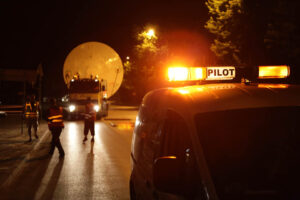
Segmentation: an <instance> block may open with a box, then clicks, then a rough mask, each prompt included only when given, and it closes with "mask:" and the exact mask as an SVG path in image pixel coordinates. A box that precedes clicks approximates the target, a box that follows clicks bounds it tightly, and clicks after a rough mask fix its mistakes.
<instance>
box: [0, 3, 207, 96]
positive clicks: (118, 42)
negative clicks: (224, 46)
mask: <svg viewBox="0 0 300 200" xmlns="http://www.w3.org/2000/svg"><path fill="white" fill-rule="evenodd" d="M0 16H1V17H0V20H1V22H0V23H1V59H0V68H23V69H34V68H36V67H37V66H38V64H39V63H42V64H43V68H44V71H45V75H46V76H47V78H45V81H44V82H45V87H46V89H45V90H47V91H48V93H49V95H54V93H55V88H56V87H57V83H59V84H60V85H61V84H63V79H62V67H63V62H64V60H65V58H66V56H67V55H68V53H69V52H70V51H71V50H72V49H73V48H74V47H76V46H77V45H79V44H81V43H83V42H87V41H98V42H103V43H106V44H108V45H109V46H111V47H112V48H113V49H115V50H116V51H117V52H118V53H119V55H120V57H121V58H122V59H124V58H125V57H126V56H127V55H130V52H131V51H132V47H133V45H134V42H135V40H134V38H135V35H136V33H137V30H138V29H141V28H142V27H143V26H147V25H153V26H154V27H156V28H157V29H158V31H161V32H165V33H166V32H170V33H172V32H176V31H188V32H193V33H194V34H199V35H201V36H202V37H204V38H208V37H209V34H208V33H207V31H206V30H205V29H204V24H205V22H206V21H207V19H208V10H207V8H206V6H205V1H204V0H187V1H183V0H182V1H179V0H173V1H172V0H161V1H153V0H152V1H125V0H123V1H110V0H106V1H100V0H99V1H10V0H2V1H1V3H0ZM49 77H51V79H49ZM55 84H56V85H55ZM59 90H60V92H59V93H61V91H63V89H61V88H60V89H59ZM46 94H47V92H46Z"/></svg>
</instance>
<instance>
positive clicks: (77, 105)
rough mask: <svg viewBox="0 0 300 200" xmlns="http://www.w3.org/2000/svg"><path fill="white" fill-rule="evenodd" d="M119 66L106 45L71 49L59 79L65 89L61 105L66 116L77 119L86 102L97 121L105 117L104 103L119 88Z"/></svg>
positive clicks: (121, 75) (92, 44)
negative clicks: (93, 109) (93, 105)
mask: <svg viewBox="0 0 300 200" xmlns="http://www.w3.org/2000/svg"><path fill="white" fill-rule="evenodd" d="M123 74H124V70H123V65H122V61H121V59H120V57H119V55H118V54H117V53H116V52H115V51H114V50H113V49H112V48H111V47H109V46H108V45H106V44H103V43H100V42H87V43H83V44H81V45H79V46H77V47H75V48H74V49H73V50H72V51H71V52H70V53H69V55H68V56H67V58H66V60H65V63H64V67H63V75H64V81H65V83H66V85H67V87H68V94H67V98H66V99H65V101H67V102H68V108H67V109H66V110H67V112H68V116H69V117H70V118H78V117H79V116H80V114H83V113H84V104H85V103H86V101H87V99H88V98H90V99H91V100H92V101H93V102H94V104H95V105H96V106H95V111H97V116H98V118H101V117H103V116H106V115H107V113H108V104H107V99H108V98H109V97H111V96H112V95H113V94H114V93H116V91H117V90H118V89H119V87H120V86H121V83H122V80H123Z"/></svg>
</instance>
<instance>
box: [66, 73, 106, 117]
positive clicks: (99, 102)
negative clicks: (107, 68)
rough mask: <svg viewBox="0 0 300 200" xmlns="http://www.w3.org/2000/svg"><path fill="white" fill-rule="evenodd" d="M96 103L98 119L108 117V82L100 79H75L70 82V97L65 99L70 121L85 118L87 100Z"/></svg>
mask: <svg viewBox="0 0 300 200" xmlns="http://www.w3.org/2000/svg"><path fill="white" fill-rule="evenodd" d="M88 98H90V99H91V101H92V102H93V103H94V105H95V106H94V110H95V112H96V113H97V114H96V116H97V119H101V118H102V117H105V116H107V114H108V102H107V96H106V82H105V81H103V80H101V81H100V80H99V79H98V78H89V79H88V78H84V79H79V78H76V77H75V78H73V79H71V81H70V86H69V89H68V97H67V98H65V102H66V108H65V110H66V113H67V118H68V119H80V118H83V114H84V113H85V105H86V103H87V99H88Z"/></svg>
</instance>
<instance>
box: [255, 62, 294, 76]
mask: <svg viewBox="0 0 300 200" xmlns="http://www.w3.org/2000/svg"><path fill="white" fill-rule="evenodd" d="M289 75H290V67H289V66H286V65H279V66H259V67H258V78H260V79H268V78H287V77H288V76H289Z"/></svg>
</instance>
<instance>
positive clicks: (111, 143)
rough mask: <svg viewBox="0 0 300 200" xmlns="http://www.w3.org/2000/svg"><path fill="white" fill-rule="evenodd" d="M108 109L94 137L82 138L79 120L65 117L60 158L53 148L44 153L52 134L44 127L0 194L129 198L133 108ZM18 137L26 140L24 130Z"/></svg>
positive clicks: (81, 126) (54, 197) (28, 196)
mask: <svg viewBox="0 0 300 200" xmlns="http://www.w3.org/2000/svg"><path fill="white" fill-rule="evenodd" d="M112 112H113V113H110V115H109V116H108V117H107V119H106V120H102V121H97V122H96V125H95V132H96V136H95V142H94V143H92V142H91V141H90V135H89V140H88V141H87V142H85V143H83V142H82V139H83V133H82V132H83V122H82V121H73V122H72V121H71V122H65V129H64V130H63V133H62V135H61V142H62V145H63V148H64V150H65V153H66V156H65V158H64V159H59V155H58V152H57V150H55V153H54V155H53V156H52V157H51V156H48V151H49V147H50V140H51V136H50V134H49V132H48V131H47V129H45V134H44V135H43V136H42V137H41V138H40V139H39V140H37V141H33V142H32V143H33V144H31V147H32V148H33V149H30V148H28V149H27V151H28V152H29V153H28V154H27V155H26V154H24V155H23V158H22V157H20V161H19V162H18V164H17V166H16V167H14V170H13V172H12V173H11V174H10V176H9V177H8V178H6V179H5V180H4V181H3V182H2V185H1V193H0V194H1V198H0V199H129V186H128V183H129V176H130V146H131V136H132V130H133V124H134V119H135V116H136V113H137V111H136V110H132V111H126V110H122V111H120V110H118V109H116V110H113V111H112ZM118 113H119V114H118ZM126 113H127V114H126ZM112 124H114V126H112ZM44 125H46V124H44ZM42 127H43V124H42V125H41V129H43V128H42ZM0 130H1V129H0ZM9 130H10V129H9ZM9 130H8V131H9ZM20 138H21V139H20V140H22V141H23V139H25V140H26V137H25V136H23V135H21V136H20ZM0 140H1V139H0ZM23 144H24V145H27V144H25V143H23ZM1 146H2V145H1ZM29 146H30V145H29ZM16 148H17V147H16ZM2 154H3V152H2V151H1V154H0V156H4V155H2ZM5 162H6V161H3V160H2V161H1V162H0V167H1V166H4V165H3V163H5ZM7 163H9V162H7Z"/></svg>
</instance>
